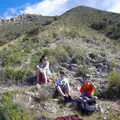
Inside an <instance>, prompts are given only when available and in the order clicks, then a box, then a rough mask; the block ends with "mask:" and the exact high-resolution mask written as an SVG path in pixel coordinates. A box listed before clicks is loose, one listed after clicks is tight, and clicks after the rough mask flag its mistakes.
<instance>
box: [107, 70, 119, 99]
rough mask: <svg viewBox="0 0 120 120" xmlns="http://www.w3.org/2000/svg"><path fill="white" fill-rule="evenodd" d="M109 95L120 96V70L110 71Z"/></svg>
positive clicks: (112, 96)
mask: <svg viewBox="0 0 120 120" xmlns="http://www.w3.org/2000/svg"><path fill="white" fill-rule="evenodd" d="M108 96H109V97H111V98H117V97H118V98H120V72H119V71H112V72H110V73H109V86H108Z"/></svg>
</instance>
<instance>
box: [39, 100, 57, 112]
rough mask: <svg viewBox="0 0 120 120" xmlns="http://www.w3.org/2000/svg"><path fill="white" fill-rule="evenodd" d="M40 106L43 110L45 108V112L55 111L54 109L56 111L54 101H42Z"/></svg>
mask: <svg viewBox="0 0 120 120" xmlns="http://www.w3.org/2000/svg"><path fill="white" fill-rule="evenodd" d="M40 106H41V107H42V108H43V109H44V110H46V111H47V112H50V113H56V111H57V108H56V105H55V104H54V103H49V102H46V103H42V104H41V105H40Z"/></svg>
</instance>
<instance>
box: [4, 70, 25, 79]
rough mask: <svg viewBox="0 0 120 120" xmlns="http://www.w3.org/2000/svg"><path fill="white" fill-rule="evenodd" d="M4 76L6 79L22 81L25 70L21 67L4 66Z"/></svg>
mask: <svg viewBox="0 0 120 120" xmlns="http://www.w3.org/2000/svg"><path fill="white" fill-rule="evenodd" d="M4 76H5V79H6V80H12V81H23V80H24V79H25V77H26V71H25V70H23V69H14V68H5V69H4Z"/></svg>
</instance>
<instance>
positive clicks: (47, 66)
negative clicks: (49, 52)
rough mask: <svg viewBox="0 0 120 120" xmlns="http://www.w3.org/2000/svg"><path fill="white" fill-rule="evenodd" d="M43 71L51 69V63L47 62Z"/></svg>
mask: <svg viewBox="0 0 120 120" xmlns="http://www.w3.org/2000/svg"><path fill="white" fill-rule="evenodd" d="M43 69H44V70H46V69H49V62H48V61H47V62H46V65H45V66H44V68H43Z"/></svg>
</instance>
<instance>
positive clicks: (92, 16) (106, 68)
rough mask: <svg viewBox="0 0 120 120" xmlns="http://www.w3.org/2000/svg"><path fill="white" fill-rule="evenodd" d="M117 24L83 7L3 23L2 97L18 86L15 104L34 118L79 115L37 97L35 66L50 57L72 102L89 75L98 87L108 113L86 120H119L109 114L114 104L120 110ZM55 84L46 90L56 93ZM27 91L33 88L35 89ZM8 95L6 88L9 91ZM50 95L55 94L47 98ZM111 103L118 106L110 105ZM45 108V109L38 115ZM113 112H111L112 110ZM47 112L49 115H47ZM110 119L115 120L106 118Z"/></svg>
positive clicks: (0, 30)
mask: <svg viewBox="0 0 120 120" xmlns="http://www.w3.org/2000/svg"><path fill="white" fill-rule="evenodd" d="M119 18H120V15H119V14H113V13H109V12H104V11H100V10H96V9H92V8H87V7H83V6H79V7H76V8H73V9H71V10H69V11H67V12H66V13H64V14H63V15H61V16H54V17H46V16H37V15H21V16H18V17H16V18H11V19H10V20H2V19H0V45H1V46H0V89H1V91H2V90H5V91H6V89H7V88H6V86H13V85H14V86H15V88H14V87H13V89H14V90H15V91H16V93H17V94H15V99H13V101H16V102H18V103H24V104H25V106H27V107H28V108H29V107H30V110H32V112H34V113H37V114H36V115H35V116H36V117H37V118H39V117H40V116H48V119H49V118H51V119H54V118H55V117H56V116H59V115H63V113H64V111H65V113H64V115H65V114H66V115H69V114H78V113H80V112H78V111H74V110H73V109H72V108H71V107H70V106H71V105H68V106H66V109H65V108H63V107H60V106H61V105H62V104H58V102H57V101H56V99H54V98H52V97H51V96H50V99H47V98H45V102H44V100H42V99H41V98H44V95H47V93H45V94H41V93H42V92H39V93H36V91H37V90H36V88H35V87H34V84H35V80H36V63H37V62H38V61H39V58H40V56H41V55H43V54H47V55H48V56H49V60H50V64H51V70H52V72H55V73H57V72H58V71H59V70H61V69H62V70H64V71H65V73H66V74H67V75H68V78H69V79H70V85H71V87H72V92H73V96H74V95H77V96H78V95H79V93H78V91H77V87H78V86H79V84H80V82H79V80H80V79H83V78H84V77H85V76H86V74H90V76H91V79H92V80H93V81H94V83H95V84H96V86H97V91H96V95H97V96H98V97H99V98H101V99H104V100H102V101H101V100H100V101H99V102H103V103H102V106H104V104H105V106H106V107H105V108H104V109H105V111H106V112H107V113H106V114H105V115H102V114H101V115H99V113H98V114H97V116H96V115H93V116H90V117H85V120H87V119H89V120H90V119H91V120H103V119H104V117H106V119H105V120H107V119H110V120H116V119H119V116H118V118H115V117H114V116H116V115H117V114H119V110H118V108H115V109H113V110H112V111H111V110H108V109H107V105H110V104H111V103H113V105H115V106H117V105H118V104H117V103H118V98H120V94H119V92H120V81H119V78H120V43H119V40H120V36H119ZM53 82H54V81H53ZM53 82H52V83H51V84H50V85H48V86H47V85H46V86H47V88H48V89H49V88H50V90H52V88H53ZM27 85H33V86H32V88H31V87H27ZM3 88H5V89H3ZM16 88H17V90H16ZM10 89H11V88H8V89H7V91H9V90H10ZM34 89H35V90H34ZM43 89H44V87H43ZM14 90H13V91H14ZM25 90H26V91H28V92H26V91H25ZM41 90H42V89H41ZM38 91H39V90H38ZM3 93H4V92H2V93H1V94H3ZM1 94H0V95H1ZM33 94H34V95H33ZM35 94H39V95H40V96H38V97H39V98H37V99H36V100H37V101H34V98H36V97H35ZM48 94H50V95H51V94H52V93H49V92H48ZM3 95H4V94H3ZM3 95H2V96H3ZM5 95H6V94H5ZM30 96H32V98H29V99H31V100H32V101H31V103H30V104H29V105H28V104H27V102H28V101H27V99H28V97H30ZM41 96H42V97H41ZM13 98H14V97H13ZM106 99H107V100H109V102H107V101H106ZM113 99H114V101H111V100H113ZM17 100H18V101H17ZM39 102H40V104H39ZM8 103H9V102H8ZM41 105H42V107H43V109H40V108H41ZM47 105H48V106H50V108H49V107H47ZM11 106H12V105H11ZM13 106H14V105H13ZM52 107H53V108H52ZM59 107H60V108H59ZM112 107H113V106H110V108H109V109H111V108H112ZM118 107H119V106H118ZM46 108H48V111H44V109H46ZM8 109H9V108H8ZM67 109H68V111H67ZM116 109H117V110H116ZM51 110H53V112H52V113H51ZM66 112H67V113H66ZM0 113H1V111H0ZM40 113H41V114H40ZM42 113H43V114H42ZM111 113H113V114H111ZM54 114H55V115H54ZM53 115H54V116H53ZM80 115H81V114H80ZM109 115H111V118H108V116H109ZM35 116H34V117H35ZM36 117H35V118H36ZM37 118H36V119H37ZM41 119H42V118H41ZM0 120H2V119H1V118H0ZM18 120H19V119H18Z"/></svg>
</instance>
